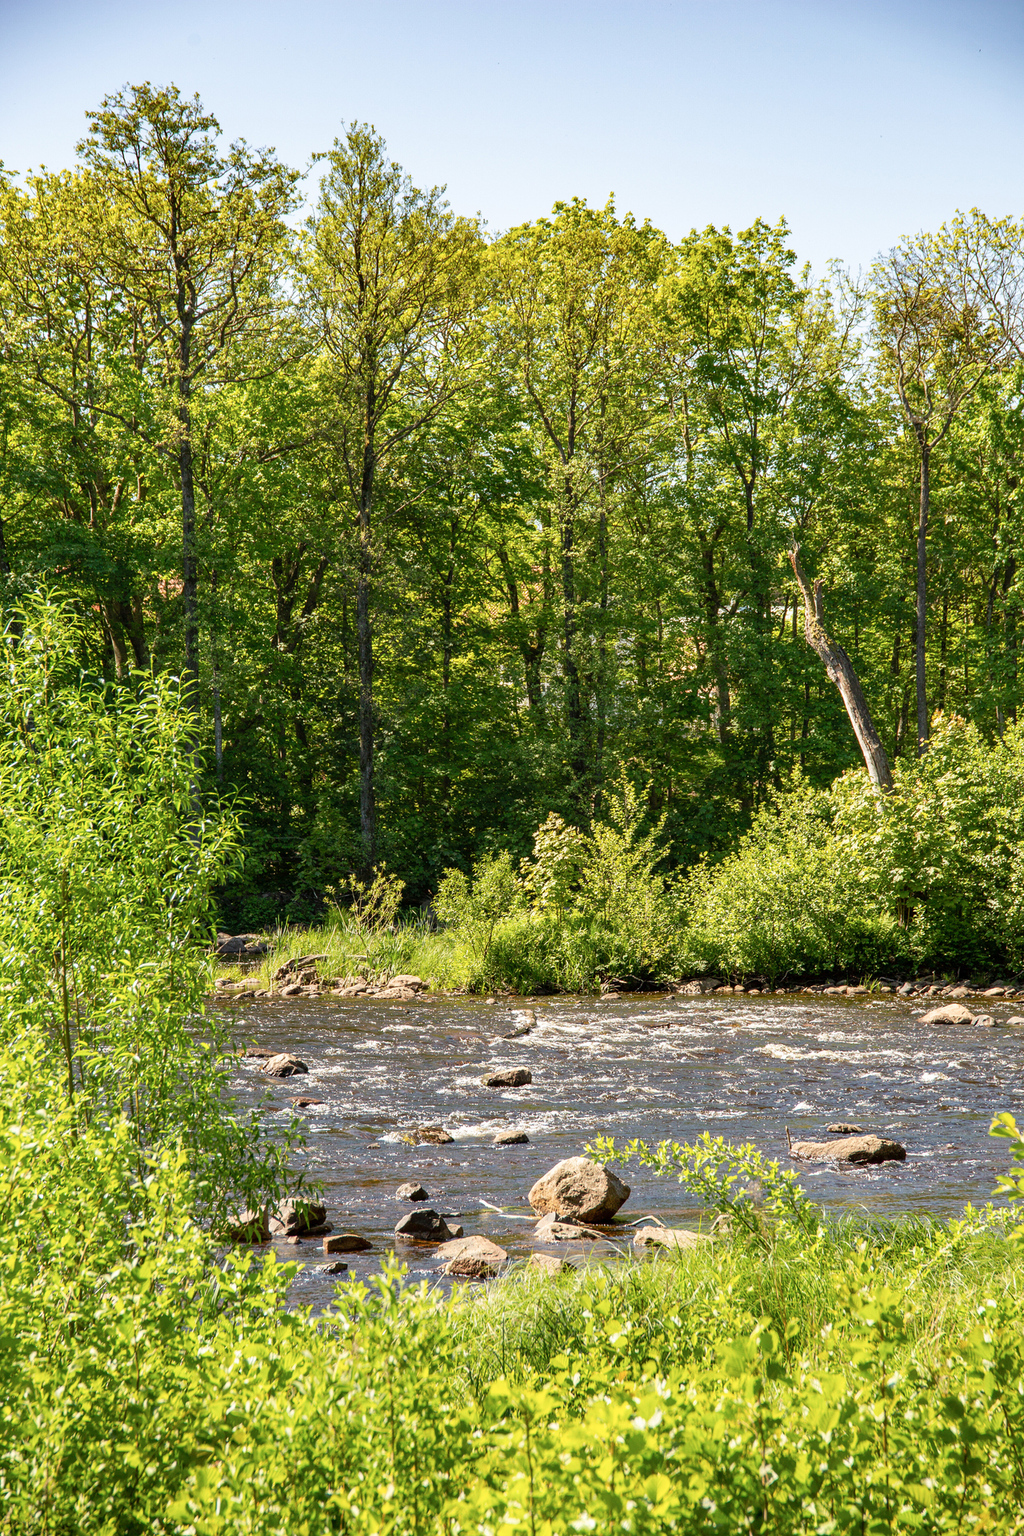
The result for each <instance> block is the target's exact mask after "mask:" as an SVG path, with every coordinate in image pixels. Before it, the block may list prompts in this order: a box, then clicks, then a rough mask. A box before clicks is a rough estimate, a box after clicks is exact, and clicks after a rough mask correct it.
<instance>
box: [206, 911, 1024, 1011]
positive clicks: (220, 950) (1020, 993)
mask: <svg viewBox="0 0 1024 1536" xmlns="http://www.w3.org/2000/svg"><path fill="white" fill-rule="evenodd" d="M217 938H218V943H217V948H216V949H215V951H214V953H213V955H212V957H211V991H212V992H213V993H214V994H216V993H220V992H230V993H233V994H236V995H237V994H244V995H246V996H248V997H251V998H253V999H270V998H281V997H318V996H324V995H337V996H348V997H360V996H361V997H365V998H367V999H369V998H374V997H378V996H382V997H384V998H385V999H387V998H388V997H391V998H392V999H393V1000H395V1001H401V1000H404V999H405V997H406V995H407V994H408V993H409V992H410V991H411V992H414V993H418V994H424V993H427V992H431V993H434V994H437V993H438V992H441V993H445V994H447V995H448V996H452V997H459V996H465V995H467V994H470V993H473V994H476V995H480V996H483V997H485V998H488V999H489V1000H490V1001H492V1002H497V1001H499V1000H505V999H507V1000H513V999H521V1000H525V1001H530V1000H535V999H536V997H537V996H546V995H557V994H556V993H555V991H554V989H550V990H548V991H542V992H538V993H525V994H520V993H517V992H515V991H514V990H512V989H511V988H508V987H503V988H495V989H494V992H493V993H488V992H487V991H486V989H480V988H478V987H475V986H473V985H471V984H470V980H471V978H470V979H467V976H466V973H465V971H464V969H462V970H460V958H461V955H462V951H461V949H460V945H459V942H458V940H457V939H455V938H454V937H452V936H451V935H448V934H446V933H444V932H440V933H431V932H429V931H422V930H415V929H414V930H412V931H403V930H399V932H398V933H397V934H395V935H388V936H387V938H388V939H393V940H394V943H393V944H392V945H390V946H388V944H386V943H384V942H382V941H381V940H379V939H378V940H377V941H376V948H374V946H373V945H370V952H368V946H367V939H366V936H365V935H359V934H353V933H352V932H351V931H349V930H347V929H345V928H342V927H329V926H325V927H322V928H291V929H285V930H283V931H280V932H277V933H273V934H269V933H268V934H259V933H248V934H238V935H231V934H227V933H220V934H218V936H217ZM389 947H390V949H391V953H390V954H389V953H388V948H389ZM633 992H652V993H659V992H661V993H665V994H674V995H677V996H701V995H710V994H713V993H716V994H719V995H723V996H724V995H733V996H740V995H744V996H751V997H760V996H767V995H771V996H776V997H782V996H787V995H805V996H820V995H824V996H836V997H840V996H845V997H872V996H874V997H883V996H888V995H891V994H897V995H899V996H902V997H904V998H908V999H911V1000H913V999H920V998H941V999H943V1000H954V1001H957V1000H964V999H972V1000H974V1001H975V1002H977V1001H978V1000H982V999H984V1000H986V1001H987V1002H988V1003H996V1002H1000V1001H1013V1000H1014V999H1019V1000H1020V1001H1021V1003H1022V1008H1024V977H1022V976H1016V975H1004V974H1001V973H997V972H995V971H984V972H980V973H978V974H976V975H970V974H968V975H963V976H955V975H949V974H938V973H936V972H933V971H927V972H917V973H914V974H910V973H908V974H902V975H884V976H870V975H869V976H855V975H849V974H832V975H824V974H823V975H819V976H794V977H789V978H781V979H777V980H776V981H775V983H774V984H772V982H770V981H769V979H768V978H767V977H764V976H740V977H727V976H709V975H703V976H688V977H677V978H661V979H656V978H653V977H644V978H638V977H635V976H605V977H604V978H603V979H601V980H600V981H599V982H598V983H597V984H596V985H595V986H594V987H593V988H591V989H586V988H581V989H579V993H578V995H593V994H597V995H601V996H619V995H625V994H629V993H633ZM564 995H570V994H564ZM976 1011H979V1010H976Z"/></svg>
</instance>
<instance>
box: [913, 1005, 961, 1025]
mask: <svg viewBox="0 0 1024 1536" xmlns="http://www.w3.org/2000/svg"><path fill="white" fill-rule="evenodd" d="M917 1021H918V1023H919V1024H973V1023H974V1014H973V1013H972V1012H971V1010H970V1009H969V1008H965V1007H964V1005H963V1003H946V1004H944V1006H943V1007H941V1008H929V1010H928V1012H927V1013H920V1014H918V1016H917Z"/></svg>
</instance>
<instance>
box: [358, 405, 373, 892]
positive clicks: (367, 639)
mask: <svg viewBox="0 0 1024 1536" xmlns="http://www.w3.org/2000/svg"><path fill="white" fill-rule="evenodd" d="M368 414H372V412H368ZM374 468H375V460H374V451H373V440H372V438H370V439H369V440H368V441H367V443H366V445H365V447H364V450H363V474H362V484H361V486H360V495H359V575H358V578H357V581H356V640H357V644H358V647H359V826H360V831H361V833H362V839H363V857H364V859H365V861H366V866H367V869H372V868H373V866H374V864H375V863H376V861H377V807H376V803H375V800H374V793H373V628H372V621H371V618H370V590H371V583H372V579H373V569H372V566H373V543H372V531H371V514H372V511H373V474H374Z"/></svg>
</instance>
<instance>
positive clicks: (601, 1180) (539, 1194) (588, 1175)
mask: <svg viewBox="0 0 1024 1536" xmlns="http://www.w3.org/2000/svg"><path fill="white" fill-rule="evenodd" d="M529 1198H530V1204H531V1205H532V1206H533V1208H534V1210H535V1211H536V1212H537V1213H538V1214H541V1215H542V1214H544V1213H545V1212H553V1213H556V1214H557V1215H559V1216H569V1217H575V1218H576V1219H577V1220H578V1221H587V1222H608V1221H611V1219H612V1217H613V1216H614V1215H615V1212H616V1211H617V1210H618V1209H619V1207H620V1206H622V1205H624V1204H625V1202H626V1201H627V1200H628V1199H629V1185H628V1184H624V1183H623V1182H622V1180H621V1179H620V1178H619V1177H618V1176H617V1175H616V1174H614V1173H612V1171H611V1170H610V1169H609V1168H606V1167H604V1166H603V1164H601V1163H595V1162H594V1161H593V1160H592V1159H591V1158H589V1157H567V1158H564V1159H563V1161H562V1162H560V1163H556V1164H555V1166H554V1167H553V1168H549V1169H548V1171H547V1173H545V1174H544V1175H543V1177H542V1178H539V1179H538V1180H537V1182H536V1184H534V1186H533V1188H532V1189H531V1190H530V1197H529Z"/></svg>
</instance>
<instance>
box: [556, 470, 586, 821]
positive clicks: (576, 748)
mask: <svg viewBox="0 0 1024 1536" xmlns="http://www.w3.org/2000/svg"><path fill="white" fill-rule="evenodd" d="M565 490H566V507H565V511H564V513H563V516H562V528H561V544H562V601H563V621H562V675H563V677H564V679H565V722H566V727H567V729H568V735H569V769H570V772H571V774H572V778H573V789H574V791H575V792H576V793H577V795H578V796H579V797H582V795H583V793H584V788H585V784H584V781H585V779H586V774H587V761H586V752H585V747H584V740H583V735H584V732H583V696H582V692H581V689H580V672H579V666H578V664H577V661H576V554H575V532H576V528H575V510H576V509H575V505H574V493H573V488H572V484H571V482H570V481H568V480H567V482H566V487H565Z"/></svg>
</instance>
